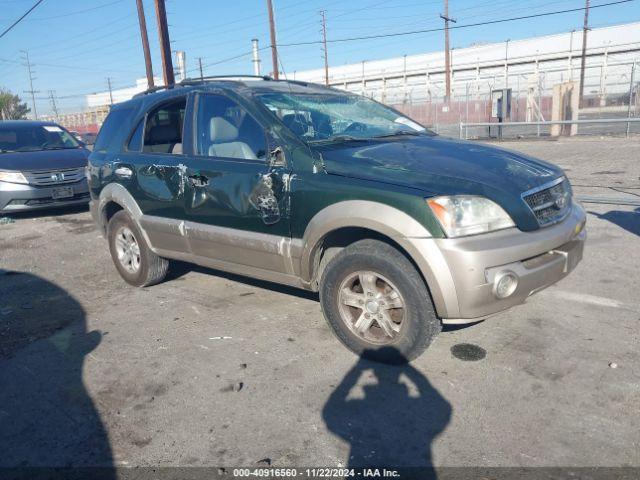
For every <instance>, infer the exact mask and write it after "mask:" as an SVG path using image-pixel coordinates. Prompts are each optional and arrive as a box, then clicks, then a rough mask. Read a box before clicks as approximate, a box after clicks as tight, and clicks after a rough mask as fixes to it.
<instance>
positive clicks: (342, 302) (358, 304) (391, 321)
mask: <svg viewBox="0 0 640 480" xmlns="http://www.w3.org/2000/svg"><path fill="white" fill-rule="evenodd" d="M320 302H321V305H322V310H323V313H324V316H325V318H326V320H327V322H328V323H329V326H330V327H331V329H332V330H333V331H334V333H335V334H336V336H337V337H338V339H339V340H340V341H341V342H342V343H343V344H344V345H345V346H346V347H347V348H348V349H350V350H351V351H353V352H354V353H356V354H358V355H362V356H365V357H367V358H370V359H373V360H377V361H381V362H385V363H404V362H407V361H411V360H413V359H415V358H417V357H418V356H419V355H420V354H421V353H422V352H424V350H425V349H426V348H427V347H428V346H429V344H430V343H431V341H432V340H433V339H434V338H435V336H436V335H437V334H438V333H439V332H440V330H441V322H440V320H439V319H438V318H437V317H436V314H435V311H434V307H433V303H432V301H431V296H430V295H429V290H428V289H427V287H426V285H425V283H424V281H423V279H422V277H421V276H420V274H419V273H418V271H417V270H416V268H415V267H414V266H413V264H412V263H411V262H410V261H409V260H408V259H407V258H406V257H405V256H404V255H403V254H402V253H400V252H399V251H398V250H397V249H395V248H394V247H392V246H391V245H388V244H386V243H384V242H381V241H378V240H370V239H367V240H361V241H358V242H356V243H353V244H352V245H349V246H348V247H346V248H345V249H344V250H342V251H341V252H340V253H338V254H337V255H336V256H335V257H334V258H333V259H331V261H330V262H329V263H328V264H327V266H326V268H325V270H324V272H323V274H322V279H321V282H320Z"/></svg>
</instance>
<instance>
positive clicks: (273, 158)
mask: <svg viewBox="0 0 640 480" xmlns="http://www.w3.org/2000/svg"><path fill="white" fill-rule="evenodd" d="M268 163H269V167H271V168H274V167H284V166H286V164H287V161H286V159H285V156H284V150H282V147H279V146H278V147H276V148H274V149H273V150H271V151H270V152H269V160H268Z"/></svg>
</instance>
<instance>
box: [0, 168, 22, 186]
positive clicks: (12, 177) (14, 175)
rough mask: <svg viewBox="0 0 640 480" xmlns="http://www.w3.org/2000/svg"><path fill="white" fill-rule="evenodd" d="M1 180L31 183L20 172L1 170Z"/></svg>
mask: <svg viewBox="0 0 640 480" xmlns="http://www.w3.org/2000/svg"><path fill="white" fill-rule="evenodd" d="M0 182H9V183H29V181H28V180H27V179H26V178H24V175H23V174H22V173H20V172H2V171H0Z"/></svg>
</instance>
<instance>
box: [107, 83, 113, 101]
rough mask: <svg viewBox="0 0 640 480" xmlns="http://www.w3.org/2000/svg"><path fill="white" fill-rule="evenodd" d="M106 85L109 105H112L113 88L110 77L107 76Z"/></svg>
mask: <svg viewBox="0 0 640 480" xmlns="http://www.w3.org/2000/svg"><path fill="white" fill-rule="evenodd" d="M107 86H108V87H109V105H113V90H112V89H111V77H107Z"/></svg>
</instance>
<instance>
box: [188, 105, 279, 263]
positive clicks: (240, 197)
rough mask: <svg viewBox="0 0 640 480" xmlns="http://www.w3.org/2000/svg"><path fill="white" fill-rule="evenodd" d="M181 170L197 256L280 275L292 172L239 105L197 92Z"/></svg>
mask: <svg viewBox="0 0 640 480" xmlns="http://www.w3.org/2000/svg"><path fill="white" fill-rule="evenodd" d="M198 102H199V104H198V114H197V115H196V127H195V132H196V141H195V145H194V152H193V155H191V156H190V158H189V161H188V162H187V170H186V172H185V178H186V185H185V202H186V205H185V218H186V220H187V224H186V226H187V235H188V238H189V242H190V245H191V250H192V252H193V253H194V254H195V255H199V256H203V257H208V258H213V259H217V260H221V261H225V262H230V263H238V264H242V265H248V266H252V267H257V268H261V269H267V270H275V271H282V270H283V265H284V259H283V255H284V254H285V244H286V242H287V241H288V240H289V237H290V235H289V234H290V230H289V208H288V201H289V192H288V190H289V189H288V184H289V172H288V169H287V167H286V166H285V165H284V164H283V163H284V162H282V156H281V155H278V153H279V152H278V151H277V147H276V145H275V144H274V142H273V140H272V139H270V138H268V136H267V135H266V131H265V130H264V129H263V127H262V126H261V125H260V124H259V123H258V122H257V121H256V120H255V119H254V118H253V117H251V116H250V115H249V114H248V113H247V112H246V111H245V110H244V109H243V108H242V107H241V106H240V105H239V104H238V103H237V102H235V101H234V100H232V99H230V98H228V97H226V96H222V95H212V94H207V95H201V96H200V97H199V99H198Z"/></svg>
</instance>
